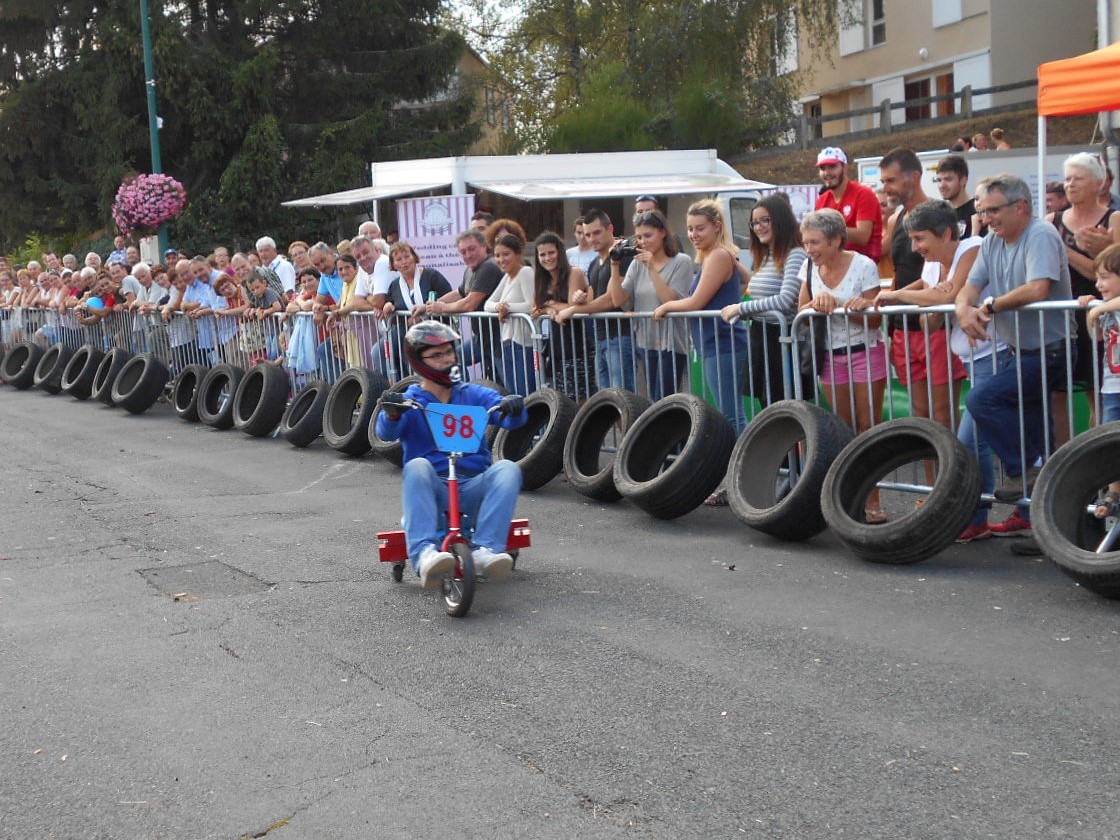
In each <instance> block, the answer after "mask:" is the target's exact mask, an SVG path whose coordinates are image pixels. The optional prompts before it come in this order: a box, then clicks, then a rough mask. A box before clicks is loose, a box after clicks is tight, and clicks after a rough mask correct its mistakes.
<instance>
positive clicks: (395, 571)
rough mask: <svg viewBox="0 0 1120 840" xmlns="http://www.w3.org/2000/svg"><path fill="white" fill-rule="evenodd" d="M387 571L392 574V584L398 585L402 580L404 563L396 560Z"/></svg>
mask: <svg viewBox="0 0 1120 840" xmlns="http://www.w3.org/2000/svg"><path fill="white" fill-rule="evenodd" d="M389 571H390V572H392V575H393V583H400V582H401V581H402V580H404V563H403V562H402V561H400V560H398V561H397V562H396V563H394V564H393V565H392V566H391V567H390V568H389Z"/></svg>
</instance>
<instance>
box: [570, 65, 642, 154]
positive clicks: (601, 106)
mask: <svg viewBox="0 0 1120 840" xmlns="http://www.w3.org/2000/svg"><path fill="white" fill-rule="evenodd" d="M625 70H626V68H625V66H624V65H622V64H621V63H620V62H614V63H611V64H607V65H605V66H604V67H602V68H600V69H599V70H597V71H596V72H595V73H594V74H592V75H591V77H590V78H589V79H588V80H587V83H586V84H585V86H584V91H585V95H584V97H583V101H582V103H581V105H580V107H579V108H574V109H572V110H571V111H568V112H567V113H565V114H561V115H560V116H559V117H557V118H556V120H555V128H554V130H553V132H552V137H551V139H550V141H549V149H550V150H551V151H554V152H609V151H614V150H616V149H631V150H635V151H637V150H642V149H652V148H654V147H655V143H656V141H655V139H654V136H653V134H651V133H650V121H651V119H652V118H653V115H652V114H651V113H650V112H649V110H648V109H647V108H646V107H645V106H644V105H643V104H642V103H641V102H640V101H639V100H638V98H637V97H636V96H635V95H634V89H633V85H631V84H630V82H629V80H628V79H627V78H626V73H625Z"/></svg>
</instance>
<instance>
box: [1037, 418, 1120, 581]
mask: <svg viewBox="0 0 1120 840" xmlns="http://www.w3.org/2000/svg"><path fill="white" fill-rule="evenodd" d="M1118 442H1120V422H1116V423H1105V424H1104V425H1103V426H1097V427H1096V428H1095V429H1091V430H1089V431H1088V432H1085V433H1083V434H1080V435H1078V436H1077V437H1075V438H1074V439H1073V440H1071V441H1070V442H1069V443H1067V444H1066V445H1065V446H1063V447H1061V448H1060V449H1059V450H1058V451H1057V452H1055V453H1054V454H1053V456H1052V457H1051V458H1050V460H1048V461H1047V462H1046V463H1045V465H1043V467H1042V472H1040V473H1039V475H1038V481H1037V482H1036V483H1035V486H1034V492H1033V494H1032V496H1031V524H1032V525H1033V527H1034V535H1035V538H1036V539H1037V540H1038V544H1039V547H1040V548H1041V549H1042V553H1043V554H1044V555H1045V556H1046V557H1049V558H1050V560H1052V561H1053V562H1054V564H1055V565H1056V566H1057V567H1058V568H1059V569H1061V570H1062V571H1063V572H1065V573H1066V574H1067V575H1069V576H1070V577H1071V578H1073V579H1074V580H1076V581H1077V582H1078V583H1080V584H1081V585H1082V586H1084V587H1085V588H1086V589H1088V590H1090V591H1091V592H1095V593H1097V594H1098V595H1102V596H1104V597H1105V598H1120V546H1113V549H1112V551H1106V552H1102V553H1100V554H1097V553H1096V547H1097V546H1098V545H1099V544H1100V542H1101V540H1102V539H1103V538H1104V536H1105V533H1106V531H1105V525H1104V520H1102V519H1097V518H1096V517H1095V516H1093V515H1092V514H1091V513H1089V512H1088V509H1089V507H1090V505H1092V504H1093V503H1094V502H1096V500H1097V494H1098V492H1099V491H1101V490H1103V489H1104V488H1105V487H1106V486H1107V485H1108V484H1109V483H1110V482H1114V481H1120V445H1118Z"/></svg>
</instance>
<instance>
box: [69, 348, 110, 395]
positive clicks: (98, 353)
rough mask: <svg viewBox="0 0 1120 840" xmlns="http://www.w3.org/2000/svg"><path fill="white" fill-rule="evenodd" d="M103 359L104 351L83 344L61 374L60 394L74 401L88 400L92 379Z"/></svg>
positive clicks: (91, 388) (91, 391)
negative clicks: (67, 395)
mask: <svg viewBox="0 0 1120 840" xmlns="http://www.w3.org/2000/svg"><path fill="white" fill-rule="evenodd" d="M104 358H105V353H104V351H103V350H101V348H99V347H96V346H94V345H93V344H83V345H82V346H81V347H79V348H78V349H77V350H75V351H74V355H73V356H71V357H70V361H69V362H67V363H66V370H64V371H63V372H62V393H64V394H69V395H70V396H71V397H73V398H74V399H76V400H88V399H89V396H90V394H92V393H93V378H94V377H95V376H97V369H98V368H99V367H101V360H102V359H104Z"/></svg>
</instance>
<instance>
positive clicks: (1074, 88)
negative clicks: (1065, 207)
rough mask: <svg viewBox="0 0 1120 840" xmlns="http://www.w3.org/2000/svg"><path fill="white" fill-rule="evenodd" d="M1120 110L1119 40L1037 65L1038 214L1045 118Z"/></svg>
mask: <svg viewBox="0 0 1120 840" xmlns="http://www.w3.org/2000/svg"><path fill="white" fill-rule="evenodd" d="M1117 110H1120V41H1118V42H1117V43H1115V44H1112V45H1110V46H1107V47H1104V48H1103V49H1099V50H1093V52H1090V53H1085V54H1084V55H1079V56H1075V57H1074V58H1063V59H1062V60H1060V61H1048V62H1047V63H1046V64H1040V65H1039V67H1038V183H1039V191H1038V192H1039V197H1038V204H1039V215H1040V216H1041V215H1042V207H1043V202H1044V201H1045V195H1044V193H1043V190H1042V189H1041V185H1042V184H1043V183H1044V182H1045V180H1046V174H1045V164H1044V161H1045V160H1046V118H1047V117H1072V116H1074V115H1076V114H1096V113H1100V112H1101V111H1117Z"/></svg>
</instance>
